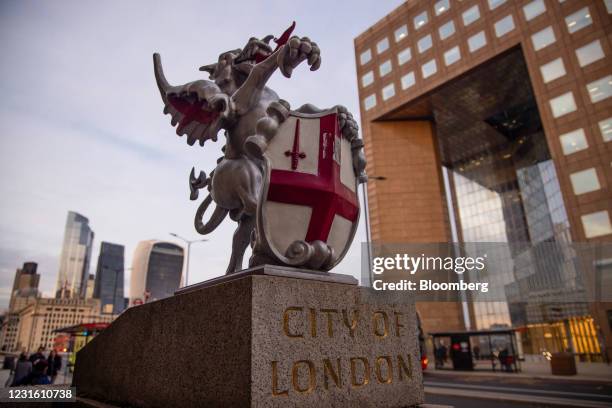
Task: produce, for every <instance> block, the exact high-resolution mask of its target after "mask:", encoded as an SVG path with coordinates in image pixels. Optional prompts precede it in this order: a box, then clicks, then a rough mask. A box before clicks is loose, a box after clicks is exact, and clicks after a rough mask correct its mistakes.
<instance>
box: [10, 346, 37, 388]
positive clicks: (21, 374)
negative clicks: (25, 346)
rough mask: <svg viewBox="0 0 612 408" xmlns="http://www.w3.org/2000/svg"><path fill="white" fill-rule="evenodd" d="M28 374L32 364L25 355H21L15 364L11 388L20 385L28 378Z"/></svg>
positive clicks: (30, 371) (30, 372)
mask: <svg viewBox="0 0 612 408" xmlns="http://www.w3.org/2000/svg"><path fill="white" fill-rule="evenodd" d="M30 374H32V362H31V361H29V360H28V356H27V355H26V353H21V354H20V355H19V360H17V364H15V374H14V377H13V382H12V384H11V387H16V386H18V385H21V382H22V381H24V380H25V379H26V378H27V377H29V376H30Z"/></svg>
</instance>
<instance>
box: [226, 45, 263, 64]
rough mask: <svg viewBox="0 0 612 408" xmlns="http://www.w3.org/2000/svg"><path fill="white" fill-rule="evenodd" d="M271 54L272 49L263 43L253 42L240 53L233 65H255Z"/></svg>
mask: <svg viewBox="0 0 612 408" xmlns="http://www.w3.org/2000/svg"><path fill="white" fill-rule="evenodd" d="M270 54H272V48H270V46H269V45H268V44H266V43H264V42H263V41H260V40H255V41H252V42H250V43H249V45H248V46H247V47H246V48H245V49H244V51H242V53H241V54H240V55H239V56H238V58H236V60H235V61H234V63H235V64H242V63H249V64H251V65H255V64H258V63H260V62H261V61H263V60H265V59H266V58H268V56H270Z"/></svg>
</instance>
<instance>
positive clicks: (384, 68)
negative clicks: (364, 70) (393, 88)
mask: <svg viewBox="0 0 612 408" xmlns="http://www.w3.org/2000/svg"><path fill="white" fill-rule="evenodd" d="M378 72H379V73H380V76H381V77H383V76H385V75H387V74H388V73H389V72H391V60H386V61H385V62H383V63H382V64H380V67H378Z"/></svg>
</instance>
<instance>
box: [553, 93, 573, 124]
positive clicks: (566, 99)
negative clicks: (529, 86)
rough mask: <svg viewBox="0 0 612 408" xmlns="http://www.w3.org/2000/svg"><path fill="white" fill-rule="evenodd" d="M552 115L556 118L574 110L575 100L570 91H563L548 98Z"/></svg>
mask: <svg viewBox="0 0 612 408" xmlns="http://www.w3.org/2000/svg"><path fill="white" fill-rule="evenodd" d="M550 109H551V110H552V114H553V117H555V118H558V117H561V116H563V115H567V114H568V113H571V112H574V111H575V110H576V101H574V94H572V92H571V91H570V92H567V93H564V94H563V95H559V96H557V97H556V98H553V99H551V100H550Z"/></svg>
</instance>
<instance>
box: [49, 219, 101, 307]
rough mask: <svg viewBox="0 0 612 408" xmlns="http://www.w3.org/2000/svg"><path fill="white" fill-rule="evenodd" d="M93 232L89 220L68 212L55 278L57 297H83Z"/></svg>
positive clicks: (85, 288)
mask: <svg viewBox="0 0 612 408" xmlns="http://www.w3.org/2000/svg"><path fill="white" fill-rule="evenodd" d="M93 240H94V232H93V231H92V230H91V228H90V227H89V220H88V219H87V218H86V217H84V216H82V215H81V214H79V213H76V212H73V211H70V212H68V218H67V219H66V228H65V231H64V243H63V245H62V254H61V258H60V267H59V273H58V277H57V286H56V296H57V297H85V291H86V290H87V277H88V276H89V262H90V259H91V248H92V245H93Z"/></svg>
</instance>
